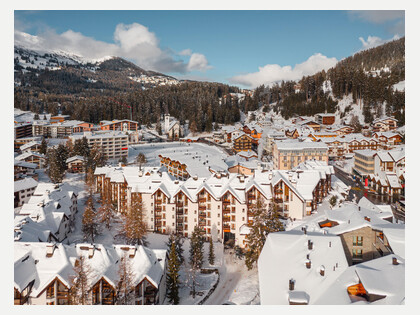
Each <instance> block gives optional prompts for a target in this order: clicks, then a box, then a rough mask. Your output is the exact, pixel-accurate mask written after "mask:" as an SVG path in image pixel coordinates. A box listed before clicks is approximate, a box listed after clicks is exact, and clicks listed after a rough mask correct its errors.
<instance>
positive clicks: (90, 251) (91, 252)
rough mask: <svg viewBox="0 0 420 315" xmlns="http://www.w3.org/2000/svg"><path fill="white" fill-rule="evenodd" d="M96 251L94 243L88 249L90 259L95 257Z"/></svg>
mask: <svg viewBox="0 0 420 315" xmlns="http://www.w3.org/2000/svg"><path fill="white" fill-rule="evenodd" d="M94 252H95V247H93V245H91V246H89V251H88V257H89V259H90V258H92V257H93V254H94Z"/></svg>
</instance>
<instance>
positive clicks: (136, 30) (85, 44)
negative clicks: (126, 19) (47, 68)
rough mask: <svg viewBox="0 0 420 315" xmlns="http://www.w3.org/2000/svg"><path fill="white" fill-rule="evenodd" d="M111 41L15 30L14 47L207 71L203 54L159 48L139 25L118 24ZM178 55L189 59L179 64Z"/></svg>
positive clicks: (151, 67) (151, 66)
mask: <svg viewBox="0 0 420 315" xmlns="http://www.w3.org/2000/svg"><path fill="white" fill-rule="evenodd" d="M114 42H115V43H106V42H103V41H98V40H95V39H94V38H91V37H88V36H85V35H83V34H82V33H79V32H74V31H72V30H68V31H66V32H64V33H61V34H58V33H56V32H55V31H53V30H46V31H44V32H43V33H41V34H38V35H37V36H33V35H30V34H27V33H24V32H21V31H19V30H15V45H21V46H24V47H28V48H30V49H33V50H39V51H48V50H61V51H65V52H69V53H74V54H77V55H80V56H83V57H84V58H86V59H90V60H95V59H100V58H103V57H105V56H118V57H122V58H126V59H129V60H131V61H133V62H134V63H136V64H137V65H139V66H140V67H142V68H144V69H146V70H155V71H160V72H176V73H186V72H190V71H206V70H207V69H210V68H211V67H210V66H209V65H208V61H207V59H206V57H205V56H204V55H203V54H199V53H193V52H192V51H191V49H185V50H183V51H181V52H180V53H179V54H175V53H173V52H172V51H171V50H170V49H166V50H164V49H162V48H161V47H160V45H159V39H158V38H157V36H156V35H155V33H153V32H151V31H150V30H149V29H148V28H147V27H146V26H144V25H141V24H139V23H133V24H129V25H126V24H118V25H117V26H116V28H115V32H114ZM180 56H190V58H189V61H188V62H187V61H183V60H182V59H181V58H180Z"/></svg>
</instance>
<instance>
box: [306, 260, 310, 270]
mask: <svg viewBox="0 0 420 315" xmlns="http://www.w3.org/2000/svg"><path fill="white" fill-rule="evenodd" d="M306 268H308V269H311V260H310V259H308V260H307V261H306Z"/></svg>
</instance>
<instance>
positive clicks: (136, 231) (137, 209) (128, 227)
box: [121, 198, 147, 245]
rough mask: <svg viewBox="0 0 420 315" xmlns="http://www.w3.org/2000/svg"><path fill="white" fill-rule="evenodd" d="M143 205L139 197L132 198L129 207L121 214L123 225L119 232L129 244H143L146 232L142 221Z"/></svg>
mask: <svg viewBox="0 0 420 315" xmlns="http://www.w3.org/2000/svg"><path fill="white" fill-rule="evenodd" d="M143 209H144V207H143V204H142V201H141V200H140V199H139V198H134V199H133V201H132V203H131V209H130V210H129V211H128V213H127V214H125V215H123V226H122V231H121V234H122V235H123V236H124V238H125V240H126V243H127V244H131V245H143V244H144V243H145V236H146V234H147V226H146V223H145V222H144V217H145V215H144V210H143Z"/></svg>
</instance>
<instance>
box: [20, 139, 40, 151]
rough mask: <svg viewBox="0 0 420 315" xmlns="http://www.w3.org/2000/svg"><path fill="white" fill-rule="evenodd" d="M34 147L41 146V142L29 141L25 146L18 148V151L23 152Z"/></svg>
mask: <svg viewBox="0 0 420 315" xmlns="http://www.w3.org/2000/svg"><path fill="white" fill-rule="evenodd" d="M35 145H41V141H31V142H28V143H25V144H23V145H21V146H20V150H21V151H25V150H27V149H30V148H32V147H33V146H35Z"/></svg>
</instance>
